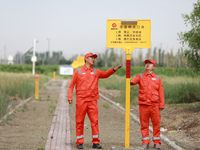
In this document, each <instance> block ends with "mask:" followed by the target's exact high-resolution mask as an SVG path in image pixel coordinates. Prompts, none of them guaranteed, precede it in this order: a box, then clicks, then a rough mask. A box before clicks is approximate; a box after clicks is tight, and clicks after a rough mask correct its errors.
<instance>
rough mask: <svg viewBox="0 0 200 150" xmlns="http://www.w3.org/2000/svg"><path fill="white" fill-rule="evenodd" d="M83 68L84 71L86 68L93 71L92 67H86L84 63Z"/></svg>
mask: <svg viewBox="0 0 200 150" xmlns="http://www.w3.org/2000/svg"><path fill="white" fill-rule="evenodd" d="M83 69H84V70H85V71H87V70H90V71H94V69H93V68H92V67H90V68H88V67H86V65H84V66H83Z"/></svg>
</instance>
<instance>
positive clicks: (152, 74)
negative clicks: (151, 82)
mask: <svg viewBox="0 0 200 150" xmlns="http://www.w3.org/2000/svg"><path fill="white" fill-rule="evenodd" d="M144 75H145V76H147V75H151V76H152V77H153V76H154V75H155V74H154V73H153V72H152V73H151V74H148V73H147V72H145V73H144Z"/></svg>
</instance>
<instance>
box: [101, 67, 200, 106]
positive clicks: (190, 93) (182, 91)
mask: <svg viewBox="0 0 200 150" xmlns="http://www.w3.org/2000/svg"><path fill="white" fill-rule="evenodd" d="M140 69H141V68H136V70H135V73H134V74H133V75H132V76H131V79H132V78H134V77H135V76H136V75H137V74H136V73H139V71H141V72H140V73H143V72H144V71H145V70H144V68H143V70H140ZM160 69H161V70H159V69H158V70H155V73H156V71H157V72H158V73H160V74H159V76H160V77H161V79H162V82H163V88H164V94H165V102H166V103H169V104H172V103H173V104H177V103H192V102H199V101H200V77H199V76H198V75H197V74H195V73H192V72H191V73H190V71H189V70H186V71H184V70H183V68H181V70H179V69H170V68H166V70H165V72H167V73H165V72H164V71H163V68H160ZM122 71H123V70H122ZM175 72H176V73H175ZM181 72H182V73H181ZM118 74H120V75H118ZM118 74H117V73H116V74H114V75H112V76H110V77H109V78H108V79H100V80H99V85H100V86H102V87H105V88H106V89H115V90H120V92H121V96H120V97H118V98H117V102H119V103H121V104H123V105H124V103H125V92H126V77H125V75H124V76H122V75H121V72H120V73H118ZM174 74H175V75H174ZM138 90H139V86H138V85H136V86H131V98H130V99H131V104H132V105H136V104H137V103H138Z"/></svg>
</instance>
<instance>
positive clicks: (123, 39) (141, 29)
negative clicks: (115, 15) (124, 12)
mask: <svg viewBox="0 0 200 150" xmlns="http://www.w3.org/2000/svg"><path fill="white" fill-rule="evenodd" d="M106 43H107V48H123V49H125V48H127V47H129V48H134V49H135V48H151V20H148V19H146V20H141V19H139V20H137V19H131V20H128V19H108V20H107V42H106Z"/></svg>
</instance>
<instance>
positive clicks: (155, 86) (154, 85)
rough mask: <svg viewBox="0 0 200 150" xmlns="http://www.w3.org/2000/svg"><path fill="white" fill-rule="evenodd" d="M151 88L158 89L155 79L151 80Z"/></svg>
mask: <svg viewBox="0 0 200 150" xmlns="http://www.w3.org/2000/svg"><path fill="white" fill-rule="evenodd" d="M152 89H155V90H158V82H157V81H154V82H152Z"/></svg>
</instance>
